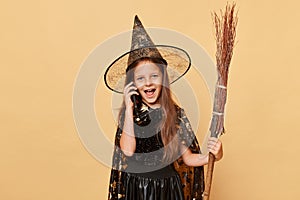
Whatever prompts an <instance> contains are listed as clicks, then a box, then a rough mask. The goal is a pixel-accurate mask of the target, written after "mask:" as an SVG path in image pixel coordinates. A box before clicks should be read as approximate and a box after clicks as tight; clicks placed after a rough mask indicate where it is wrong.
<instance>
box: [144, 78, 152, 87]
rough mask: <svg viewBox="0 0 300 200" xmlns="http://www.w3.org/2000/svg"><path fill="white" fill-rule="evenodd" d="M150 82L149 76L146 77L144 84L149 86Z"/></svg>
mask: <svg viewBox="0 0 300 200" xmlns="http://www.w3.org/2000/svg"><path fill="white" fill-rule="evenodd" d="M151 84H152V80H151V78H146V82H145V85H146V86H149V85H151Z"/></svg>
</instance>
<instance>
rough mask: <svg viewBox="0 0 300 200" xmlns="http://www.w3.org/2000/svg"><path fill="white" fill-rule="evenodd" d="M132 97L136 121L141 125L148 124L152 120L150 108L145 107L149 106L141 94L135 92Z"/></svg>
mask: <svg viewBox="0 0 300 200" xmlns="http://www.w3.org/2000/svg"><path fill="white" fill-rule="evenodd" d="M130 99H131V101H132V102H133V119H134V122H135V123H136V124H137V125H139V126H146V125H148V124H149V123H150V122H151V119H150V116H149V110H148V109H145V107H147V106H146V105H144V104H143V101H142V98H141V95H137V94H133V95H131V97H130Z"/></svg>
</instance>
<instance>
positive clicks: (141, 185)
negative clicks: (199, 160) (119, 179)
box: [125, 173, 184, 200]
mask: <svg viewBox="0 0 300 200" xmlns="http://www.w3.org/2000/svg"><path fill="white" fill-rule="evenodd" d="M125 188H126V192H125V200H184V196H183V191H182V186H181V180H180V177H179V175H178V174H176V175H173V176H170V177H165V178H153V177H144V176H139V175H138V174H132V173H127V175H126V180H125Z"/></svg>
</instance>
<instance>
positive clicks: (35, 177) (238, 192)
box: [0, 0, 300, 200]
mask: <svg viewBox="0 0 300 200" xmlns="http://www.w3.org/2000/svg"><path fill="white" fill-rule="evenodd" d="M226 3H227V1H223V0H217V1H208V0H201V1H196V0H193V1H192V0H188V1H177V0H176V1H158V0H153V1H150V2H145V1H137V0H131V1H129V0H128V1H99V0H98V1H95V0H92V1H82V0H78V1H70V0H66V1H57V0H51V1H50V0H44V1H37V0H36V1H35V0H32V1H14V0H13V1H2V2H1V8H0V16H1V17H0V21H1V23H0V24H1V31H0V44H1V45H0V46H1V47H0V55H1V59H0V66H1V73H0V76H1V77H0V83H1V84H0V91H1V98H0V102H1V104H0V117H1V125H0V135H1V140H0V158H1V161H0V163H1V164H0V177H1V178H0V188H1V189H0V199H5V200H17V199H22V200H38V199H44V200H50V199H57V200H65V199H72V200H82V199H89V200H93V199H94V200H99V199H106V198H107V190H108V183H109V173H110V169H109V167H107V166H106V165H104V164H102V163H101V162H99V161H98V160H97V159H95V158H94V157H93V155H92V154H90V153H89V152H88V150H87V149H86V148H85V147H84V145H83V144H82V142H81V140H80V138H79V136H78V133H77V130H76V127H75V123H74V119H73V111H72V94H73V87H74V83H75V80H76V77H77V74H78V72H79V70H80V66H81V64H82V63H83V61H84V60H85V59H86V58H87V57H88V55H89V53H90V52H91V51H92V50H93V49H95V47H96V46H97V45H99V44H101V43H102V42H104V41H106V40H107V39H108V38H110V37H111V36H113V35H117V34H119V33H121V32H124V31H128V30H130V29H131V27H132V24H133V17H134V15H135V14H138V15H139V17H140V18H141V20H142V22H143V23H144V25H145V26H146V27H161V28H166V29H171V30H175V31H178V32H180V33H182V34H184V35H186V36H188V37H190V38H192V39H193V40H194V41H195V42H197V43H198V44H199V45H201V46H202V47H203V48H204V49H205V51H206V52H207V54H208V55H210V56H211V58H212V60H215V59H214V54H215V49H216V48H215V46H216V45H215V37H214V27H213V23H212V18H211V12H212V11H217V12H219V10H220V9H224V7H225V5H226ZM236 3H237V9H238V10H239V13H238V17H239V23H238V28H237V38H236V39H237V44H236V48H235V50H234V56H233V59H232V63H231V68H230V78H229V84H228V103H227V106H226V120H225V128H226V130H227V133H226V134H225V135H224V136H223V137H222V141H223V144H224V154H225V155H224V158H223V160H222V161H220V162H218V163H217V164H216V166H215V171H214V179H213V185H212V191H211V199H212V200H217V199H223V200H227V199H228V200H229V199H230V200H241V199H243V200H250V199H251V200H252V199H262V200H267V199H270V200H271V199H299V198H300V192H299V189H298V188H297V187H298V185H299V178H300V175H299V173H298V170H299V169H300V162H299V155H298V154H299V152H300V146H299V145H298V142H299V140H300V134H299V133H300V129H299V122H298V120H299V119H300V114H299V110H300V106H299V103H298V102H299V101H300V95H299V86H300V80H299V73H300V68H299V63H300V56H299V55H298V54H299V48H300V39H299V35H300V29H299V26H298V24H299V19H300V12H299V6H300V3H299V2H298V1H296V0H293V1H292V0H286V1H279V0H277V1H274V0H272V1H271V0H259V1H258V0H252V1H246V0H237V1H236ZM116 48H118V47H116ZM102 67H105V66H102ZM193 74H194V72H193V70H191V71H190V72H188V75H187V76H186V78H187V80H189V81H190V83H191V85H192V87H194V88H197V85H196V84H197V80H194V79H196V78H197V76H194V75H193ZM101 80H102V79H101ZM101 87H103V85H102V86H101V84H100V82H99V87H97V91H96V95H95V110H96V113H97V117H98V121H99V123H101V124H102V125H103V127H102V128H103V132H104V133H105V135H106V136H107V138H108V139H109V140H110V141H111V142H113V137H114V133H115V129H116V127H115V123H114V118H113V114H112V110H111V107H110V105H111V93H110V92H109V91H108V90H107V89H106V88H105V87H103V89H101ZM201 95H203V96H200V98H201V103H199V104H200V107H201V105H208V106H203V107H204V108H202V109H201V115H202V116H204V117H203V118H202V119H201V120H202V121H201V124H200V126H199V128H195V129H196V130H195V132H197V135H198V137H199V140H202V139H203V133H204V132H205V131H206V130H207V128H208V125H209V120H210V110H209V109H210V107H209V105H210V104H209V98H208V97H207V96H205V92H203V93H202V94H201ZM187 113H188V114H189V113H190V111H189V110H187ZM201 143H202V142H201Z"/></svg>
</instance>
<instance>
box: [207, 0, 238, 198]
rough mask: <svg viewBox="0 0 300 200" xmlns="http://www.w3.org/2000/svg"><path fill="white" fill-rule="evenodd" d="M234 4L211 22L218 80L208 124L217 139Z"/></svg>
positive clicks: (210, 163) (211, 158) (209, 176)
mask: <svg viewBox="0 0 300 200" xmlns="http://www.w3.org/2000/svg"><path fill="white" fill-rule="evenodd" d="M234 9H235V3H233V4H232V5H228V4H227V6H226V9H225V12H224V14H223V12H222V11H221V16H220V17H219V16H218V15H217V14H216V12H214V13H213V21H214V25H215V29H216V44H217V51H216V60H217V70H218V80H217V84H216V90H215V96H214V106H213V116H212V120H211V124H210V133H211V137H216V138H218V137H219V136H220V135H222V134H223V133H225V129H224V109H225V104H226V97H227V80H228V69H229V65H230V61H231V58H232V55H233V47H234V42H235V35H236V25H237V21H238V18H237V15H235V14H234ZM214 162H215V156H214V155H213V154H212V153H209V161H208V168H207V175H206V184H205V191H204V193H203V200H209V195H210V189H211V185H212V176H213V170H214Z"/></svg>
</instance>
